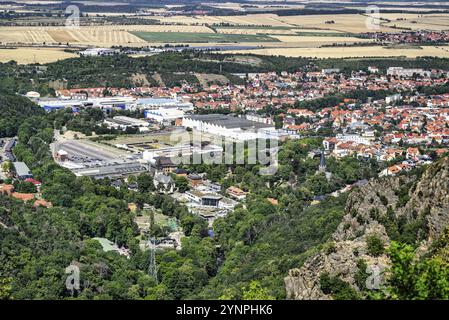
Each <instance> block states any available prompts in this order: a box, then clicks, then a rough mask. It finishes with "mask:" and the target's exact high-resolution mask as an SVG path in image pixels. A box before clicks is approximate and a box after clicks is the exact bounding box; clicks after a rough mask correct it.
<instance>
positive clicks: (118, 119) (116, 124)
mask: <svg viewBox="0 0 449 320" xmlns="http://www.w3.org/2000/svg"><path fill="white" fill-rule="evenodd" d="M104 123H105V124H106V125H107V126H108V128H114V129H119V130H126V128H128V127H133V128H138V129H139V132H148V131H149V130H150V129H149V126H150V124H149V123H148V122H147V121H145V120H140V119H135V118H130V117H125V116H115V117H114V118H112V119H111V118H109V119H105V120H104Z"/></svg>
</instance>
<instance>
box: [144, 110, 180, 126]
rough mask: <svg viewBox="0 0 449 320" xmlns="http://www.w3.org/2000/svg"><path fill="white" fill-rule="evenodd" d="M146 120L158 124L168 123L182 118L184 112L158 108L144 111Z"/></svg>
mask: <svg viewBox="0 0 449 320" xmlns="http://www.w3.org/2000/svg"><path fill="white" fill-rule="evenodd" d="M144 114H145V118H146V119H151V120H154V121H156V122H158V123H170V122H172V121H175V120H176V119H182V118H183V117H184V110H179V109H176V108H159V109H150V110H145V112H144Z"/></svg>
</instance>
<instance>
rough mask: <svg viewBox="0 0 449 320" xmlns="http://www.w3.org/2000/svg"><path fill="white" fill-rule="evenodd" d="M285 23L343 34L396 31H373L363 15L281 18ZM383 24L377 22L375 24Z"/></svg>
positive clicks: (390, 29)
mask: <svg viewBox="0 0 449 320" xmlns="http://www.w3.org/2000/svg"><path fill="white" fill-rule="evenodd" d="M279 19H280V20H282V21H283V22H285V23H288V24H291V25H295V26H299V27H303V28H320V29H331V30H337V31H341V32H350V33H363V32H373V31H383V32H393V31H395V30H394V29H392V28H390V27H385V26H382V25H379V29H378V30H372V29H369V28H368V27H367V20H368V19H369V17H367V16H364V15H361V14H339V15H311V16H286V17H279ZM377 22H379V24H380V23H381V22H382V21H381V20H376V21H375V23H377Z"/></svg>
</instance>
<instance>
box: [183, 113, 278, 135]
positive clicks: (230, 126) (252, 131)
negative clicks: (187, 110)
mask: <svg viewBox="0 0 449 320" xmlns="http://www.w3.org/2000/svg"><path fill="white" fill-rule="evenodd" d="M182 125H183V126H184V127H186V128H192V129H195V130H198V131H200V132H204V133H210V134H213V135H218V136H222V137H225V138H231V139H235V140H240V141H245V140H253V139H257V138H263V139H266V138H272V137H275V136H276V129H275V127H274V125H273V124H265V123H260V122H254V121H250V120H248V119H245V118H241V117H233V116H229V115H222V114H207V115H189V116H185V117H184V118H183V120H182Z"/></svg>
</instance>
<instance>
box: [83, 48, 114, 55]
mask: <svg viewBox="0 0 449 320" xmlns="http://www.w3.org/2000/svg"><path fill="white" fill-rule="evenodd" d="M117 53H118V50H114V49H108V48H89V49H86V50H84V51H80V53H79V54H80V56H82V57H96V56H112V55H114V54H117Z"/></svg>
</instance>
